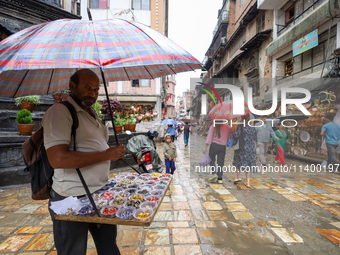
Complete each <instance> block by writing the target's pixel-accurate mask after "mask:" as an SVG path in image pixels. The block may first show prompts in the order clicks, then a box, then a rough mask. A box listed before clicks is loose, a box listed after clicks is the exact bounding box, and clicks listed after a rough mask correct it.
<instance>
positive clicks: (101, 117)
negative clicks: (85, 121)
mask: <svg viewBox="0 0 340 255" xmlns="http://www.w3.org/2000/svg"><path fill="white" fill-rule="evenodd" d="M92 108H93V110H95V111H96V113H97V115H98V118H99V120H100V121H102V119H103V115H102V114H101V112H100V109H101V108H102V105H101V103H99V102H98V101H96V102H95V103H94V104H93V105H92Z"/></svg>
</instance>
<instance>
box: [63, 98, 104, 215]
mask: <svg viewBox="0 0 340 255" xmlns="http://www.w3.org/2000/svg"><path fill="white" fill-rule="evenodd" d="M60 103H61V104H63V105H65V106H66V107H67V109H68V110H69V111H70V113H71V115H72V119H73V124H72V131H71V136H72V135H73V150H74V151H76V150H77V148H76V130H77V128H78V127H79V119H78V115H77V111H76V109H75V108H74V106H73V105H72V104H71V103H69V102H67V101H61V102H60ZM76 170H77V174H78V175H79V179H80V181H81V183H82V184H83V186H84V189H85V191H86V195H87V196H88V198H89V200H90V202H91V204H92V207H93V209H94V210H95V212H96V214H97V216H98V217H100V214H99V211H98V208H97V206H96V203H95V202H94V200H93V198H92V195H91V192H90V190H89V187H87V184H86V182H85V179H84V177H83V175H82V173H81V172H80V170H79V168H77V169H76Z"/></svg>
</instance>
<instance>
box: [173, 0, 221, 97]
mask: <svg viewBox="0 0 340 255" xmlns="http://www.w3.org/2000/svg"><path fill="white" fill-rule="evenodd" d="M222 2H223V0H170V1H169V35H168V36H169V38H170V39H171V40H172V41H174V42H175V43H177V44H178V45H179V46H181V47H182V48H183V49H185V50H186V51H188V52H189V53H190V54H191V55H193V56H194V57H195V58H197V59H198V60H199V61H200V62H202V61H203V59H204V56H205V53H206V52H207V50H208V47H209V46H210V44H211V41H212V32H213V30H214V28H215V26H216V24H217V13H218V9H220V8H221V7H222ZM200 74H201V70H200V69H197V70H196V72H186V73H180V74H178V75H177V76H176V82H177V84H176V99H177V96H179V95H182V92H183V91H186V90H187V89H189V86H190V78H197V77H199V76H200Z"/></svg>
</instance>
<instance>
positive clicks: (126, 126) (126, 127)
mask: <svg viewBox="0 0 340 255" xmlns="http://www.w3.org/2000/svg"><path fill="white" fill-rule="evenodd" d="M122 121H123V126H124V131H126V130H130V128H129V120H128V118H127V117H124V118H123V119H122Z"/></svg>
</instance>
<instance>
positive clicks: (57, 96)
mask: <svg viewBox="0 0 340 255" xmlns="http://www.w3.org/2000/svg"><path fill="white" fill-rule="evenodd" d="M52 96H53V99H54V102H61V101H65V100H66V99H67V97H68V90H67V89H62V90H58V91H57V92H55V93H53V94H52Z"/></svg>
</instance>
